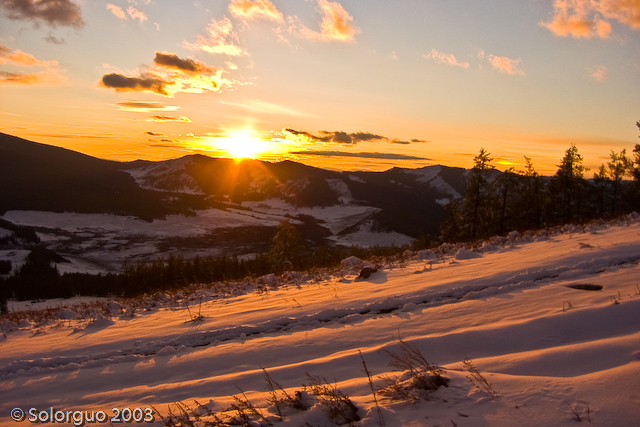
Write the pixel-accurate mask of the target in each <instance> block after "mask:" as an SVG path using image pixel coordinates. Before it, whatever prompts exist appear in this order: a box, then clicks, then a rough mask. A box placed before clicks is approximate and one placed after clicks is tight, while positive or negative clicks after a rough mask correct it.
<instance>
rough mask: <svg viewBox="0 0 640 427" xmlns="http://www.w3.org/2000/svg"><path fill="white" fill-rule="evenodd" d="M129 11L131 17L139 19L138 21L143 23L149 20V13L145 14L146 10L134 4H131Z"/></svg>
mask: <svg viewBox="0 0 640 427" xmlns="http://www.w3.org/2000/svg"><path fill="white" fill-rule="evenodd" d="M127 13H128V14H129V16H130V17H131V19H137V20H138V21H140V23H143V22H144V21H146V20H147V15H145V13H144V12H141V11H140V10H138V9H136V8H135V7H133V6H129V7H128V8H127Z"/></svg>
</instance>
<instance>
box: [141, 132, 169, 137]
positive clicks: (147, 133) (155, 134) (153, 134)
mask: <svg viewBox="0 0 640 427" xmlns="http://www.w3.org/2000/svg"><path fill="white" fill-rule="evenodd" d="M145 134H146V135H149V136H167V135H166V134H164V133H163V132H151V131H146V132H145Z"/></svg>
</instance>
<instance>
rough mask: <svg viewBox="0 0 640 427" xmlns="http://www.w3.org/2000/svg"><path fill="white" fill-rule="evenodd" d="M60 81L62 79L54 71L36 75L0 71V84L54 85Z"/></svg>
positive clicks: (62, 79)
mask: <svg viewBox="0 0 640 427" xmlns="http://www.w3.org/2000/svg"><path fill="white" fill-rule="evenodd" d="M62 81H64V78H63V77H62V76H61V75H59V74H58V73H57V72H55V71H41V72H38V73H20V72H17V73H13V72H9V71H0V84H24V85H55V84H59V83H61V82H62Z"/></svg>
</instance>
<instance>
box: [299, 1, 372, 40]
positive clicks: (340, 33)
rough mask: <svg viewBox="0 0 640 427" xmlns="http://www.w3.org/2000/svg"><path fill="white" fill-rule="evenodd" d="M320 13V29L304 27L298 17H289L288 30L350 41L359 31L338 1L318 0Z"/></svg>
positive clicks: (313, 36) (317, 37) (316, 36)
mask: <svg viewBox="0 0 640 427" xmlns="http://www.w3.org/2000/svg"><path fill="white" fill-rule="evenodd" d="M318 7H319V8H320V12H321V13H322V23H321V24H320V31H314V30H312V29H310V28H308V27H306V26H305V25H304V24H302V22H301V21H300V19H299V18H298V17H295V16H291V17H289V19H288V20H289V27H290V28H289V30H290V31H291V32H293V33H295V34H298V35H300V36H302V37H305V38H310V39H320V40H336V41H344V42H350V41H353V40H354V39H355V36H356V34H358V33H360V31H361V30H360V28H358V27H357V26H355V25H354V24H353V17H352V16H351V15H350V14H349V13H348V12H347V11H346V10H345V9H344V7H343V6H342V5H341V4H340V3H338V2H332V1H328V0H318Z"/></svg>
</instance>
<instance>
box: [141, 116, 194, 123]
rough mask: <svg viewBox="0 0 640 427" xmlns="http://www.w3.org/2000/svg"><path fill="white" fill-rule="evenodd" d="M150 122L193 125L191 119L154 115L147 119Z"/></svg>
mask: <svg viewBox="0 0 640 427" xmlns="http://www.w3.org/2000/svg"><path fill="white" fill-rule="evenodd" d="M146 121H148V122H157V123H165V122H177V123H191V119H189V117H186V116H181V117H175V116H163V115H154V116H151V117H149V118H148V119H146Z"/></svg>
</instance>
